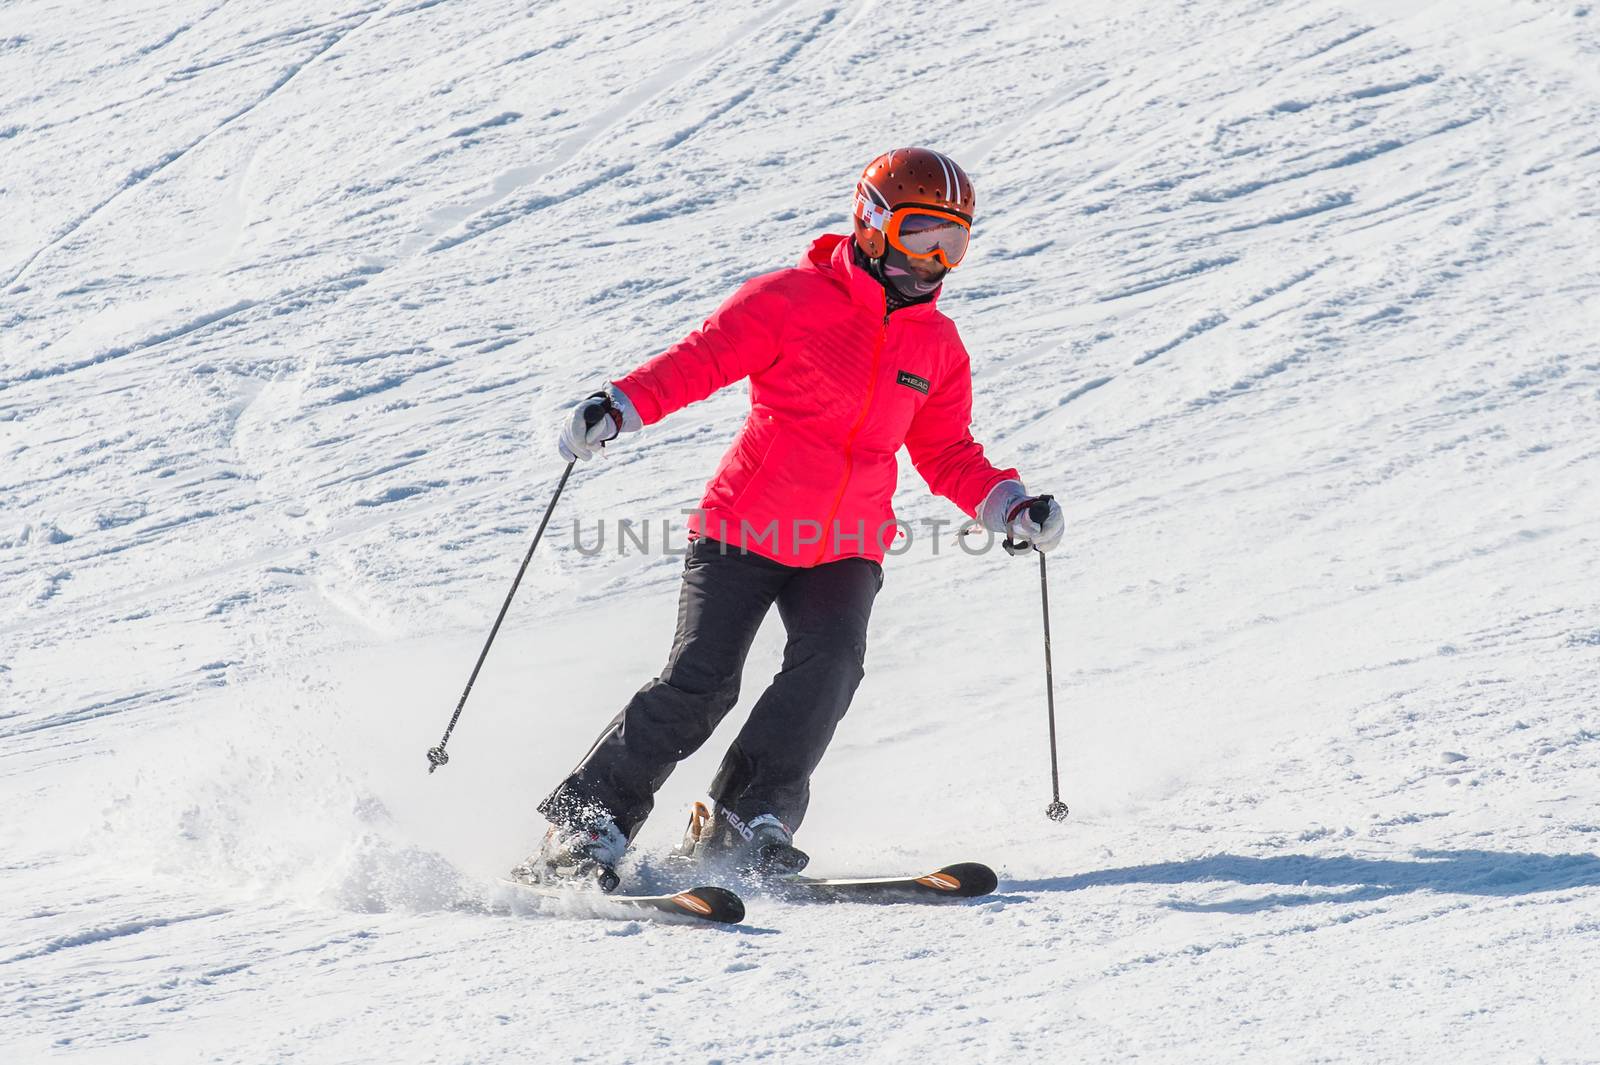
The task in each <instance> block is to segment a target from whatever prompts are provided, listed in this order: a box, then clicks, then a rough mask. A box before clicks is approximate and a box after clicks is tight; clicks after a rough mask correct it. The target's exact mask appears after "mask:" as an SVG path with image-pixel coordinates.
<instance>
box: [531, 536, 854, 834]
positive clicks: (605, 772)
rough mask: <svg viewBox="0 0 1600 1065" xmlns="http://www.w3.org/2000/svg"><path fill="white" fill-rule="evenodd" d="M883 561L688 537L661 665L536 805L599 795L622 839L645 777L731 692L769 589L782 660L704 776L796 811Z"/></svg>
mask: <svg viewBox="0 0 1600 1065" xmlns="http://www.w3.org/2000/svg"><path fill="white" fill-rule="evenodd" d="M882 586H883V568H882V567H881V566H879V565H878V563H876V562H873V561H871V560H870V559H864V558H844V559H839V560H837V561H834V562H827V563H824V564H822V565H820V566H814V567H810V568H802V567H797V566H786V565H783V564H782V563H780V562H774V561H772V560H771V559H769V558H765V557H763V556H761V555H758V554H755V553H754V552H748V551H745V550H743V549H742V548H739V547H736V546H733V545H728V544H724V543H722V542H721V541H718V540H713V539H710V538H708V537H701V538H699V539H697V540H694V541H693V542H692V543H691V544H690V545H689V550H688V555H687V556H686V557H685V559H684V567H683V587H682V591H681V593H680V595H679V598H678V631H677V636H676V638H675V639H674V641H673V644H672V653H671V654H670V655H669V656H668V658H667V666H666V668H665V669H664V670H662V671H661V675H660V676H659V677H657V678H656V679H655V680H652V681H650V682H649V683H648V684H646V685H645V686H644V687H643V688H640V689H639V691H638V694H636V695H634V697H633V698H632V699H631V700H629V702H628V704H627V705H626V706H624V707H623V708H622V712H621V713H619V714H618V715H617V716H616V717H615V718H613V719H612V721H611V723H610V724H609V725H607V726H606V728H605V731H603V732H602V733H601V734H600V738H599V739H598V740H596V741H595V745H594V746H593V747H592V748H591V749H590V750H589V753H588V754H587V755H586V756H585V757H584V759H583V761H582V762H581V763H579V765H578V767H577V768H576V769H574V770H573V771H572V773H571V775H570V776H568V777H567V779H566V780H564V781H562V783H561V784H560V785H559V786H558V787H557V788H556V789H555V791H553V792H552V793H551V794H550V795H549V796H548V797H547V798H546V799H545V800H544V802H542V803H541V804H540V805H539V811H540V812H541V813H543V814H544V815H545V816H546V817H548V818H549V819H550V820H551V821H554V822H557V823H568V824H570V823H574V822H577V821H581V820H583V819H585V818H586V817H588V816H589V815H590V814H591V812H592V811H594V810H596V808H598V809H599V810H601V811H604V812H606V813H609V814H610V815H611V816H612V817H614V818H615V819H616V822H617V825H618V827H620V828H621V829H622V831H623V832H625V833H626V834H627V835H628V837H629V838H630V839H631V838H633V836H634V834H635V833H637V832H638V830H639V826H640V825H641V824H642V823H643V822H644V819H645V817H646V816H647V815H648V814H649V813H650V808H651V806H652V805H653V804H654V801H655V793H656V791H657V789H659V788H660V787H661V785H662V784H663V783H665V782H666V779H667V777H668V776H669V775H670V774H671V772H672V770H673V769H674V768H675V767H676V766H677V764H678V762H680V761H682V760H683V759H685V758H687V757H688V756H689V755H691V754H693V753H694V752H695V751H696V750H698V749H699V748H700V746H701V745H702V744H703V743H705V741H706V740H707V739H709V738H710V736H711V733H712V731H713V730H714V729H715V728H716V727H717V724H718V723H719V722H720V721H721V720H722V719H723V717H724V716H725V715H726V714H727V713H728V711H729V710H731V709H732V708H733V705H734V703H736V702H737V701H738V699H739V677H740V674H741V673H742V672H743V670H744V661H745V656H746V655H747V654H748V653H749V651H750V644H751V641H753V640H754V639H755V635H756V630H757V629H758V628H760V626H761V621H762V619H763V618H765V617H766V614H767V610H768V609H769V608H770V607H771V606H772V604H773V603H774V602H776V603H777V604H778V616H779V617H781V618H782V619H783V624H784V628H785V629H786V630H787V631H788V643H787V644H786V645H785V647H784V651H783V667H782V668H781V669H780V670H779V671H778V674H777V675H776V676H775V677H773V678H772V683H771V684H770V685H768V687H767V690H766V691H765V692H763V693H762V695H761V698H760V699H759V700H757V702H756V705H755V708H754V709H752V710H751V711H750V718H749V720H747V721H746V722H745V724H744V728H743V729H741V730H740V731H739V736H738V738H737V739H735V740H734V741H733V746H732V747H731V748H730V749H729V750H728V753H727V756H726V757H725V758H724V759H723V760H722V767H721V769H719V770H718V771H717V775H716V777H715V779H714V780H713V782H712V785H711V798H712V799H713V800H714V801H716V802H717V803H718V804H719V805H722V806H726V807H728V808H729V809H731V810H733V811H734V812H735V813H736V814H738V815H739V816H740V817H741V818H742V819H749V818H751V817H758V816H760V815H761V814H768V813H770V814H774V815H776V816H777V817H778V818H779V820H781V821H783V823H784V824H786V825H788V826H789V828H790V830H791V831H792V830H794V829H795V828H798V827H799V825H800V822H801V821H802V820H803V819H804V818H805V814H806V806H807V804H808V803H809V802H810V799H811V784H810V781H811V773H812V771H813V770H815V769H816V767H817V764H818V763H819V762H820V761H821V760H822V754H823V752H824V751H825V750H827V747H828V742H829V741H830V740H831V739H832V738H833V732H834V729H835V727H837V725H838V724H839V720H840V719H841V718H842V717H844V713H845V711H846V710H847V709H848V708H849V706H850V700H851V698H852V697H853V696H854V695H855V691H856V686H857V685H858V684H860V683H861V677H862V664H863V661H864V659H865V656H866V648H867V620H868V618H869V617H870V615H871V613H872V601H873V599H874V598H875V597H876V596H877V594H878V589H879V588H881V587H882Z"/></svg>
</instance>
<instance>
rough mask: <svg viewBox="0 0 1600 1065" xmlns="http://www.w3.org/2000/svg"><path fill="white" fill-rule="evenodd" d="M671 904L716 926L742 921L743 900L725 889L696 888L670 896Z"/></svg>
mask: <svg viewBox="0 0 1600 1065" xmlns="http://www.w3.org/2000/svg"><path fill="white" fill-rule="evenodd" d="M672 904H673V905H674V906H676V907H678V908H679V909H680V910H682V911H683V912H685V913H688V914H693V915H694V916H695V917H698V918H700V919H701V920H704V921H714V922H716V923H717V924H738V923H739V922H740V921H742V920H744V900H743V899H741V898H740V897H739V896H738V895H735V894H734V893H733V892H731V891H729V890H728V889H727V888H719V887H711V886H709V885H708V886H705V887H697V888H690V889H689V890H687V891H680V892H678V893H677V894H676V895H674V896H672Z"/></svg>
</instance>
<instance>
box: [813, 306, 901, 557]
mask: <svg viewBox="0 0 1600 1065" xmlns="http://www.w3.org/2000/svg"><path fill="white" fill-rule="evenodd" d="M888 338H889V310H888V308H884V312H883V324H882V326H881V327H880V328H879V330H878V343H877V344H876V345H875V346H874V347H873V349H872V376H871V377H869V378H867V397H866V399H864V400H863V401H862V403H861V410H860V411H859V412H857V414H856V423H855V424H854V425H852V426H851V427H850V433H849V435H847V436H846V437H845V438H844V477H843V478H842V479H841V480H840V481H839V491H837V492H836V493H834V496H833V507H832V508H831V509H829V511H828V517H827V519H826V520H825V521H823V523H822V543H821V544H820V545H819V546H818V548H817V557H816V558H815V559H814V560H813V561H812V563H811V564H812V565H813V566H817V565H821V564H822V559H823V556H824V555H826V554H827V553H828V536H829V534H830V533H831V532H832V529H833V519H834V518H835V517H837V516H838V514H839V504H841V503H843V502H844V490H845V489H846V488H847V487H848V486H849V484H850V474H851V472H852V471H853V470H854V468H855V450H854V448H855V442H856V434H857V433H858V432H860V431H861V426H862V423H864V422H865V421H866V420H867V411H868V409H870V408H871V406H872V397H873V394H874V393H876V392H877V390H878V364H879V362H880V361H882V359H883V346H884V344H885V342H886V341H887V340H888ZM861 546H862V549H863V550H865V548H866V544H862V545H861Z"/></svg>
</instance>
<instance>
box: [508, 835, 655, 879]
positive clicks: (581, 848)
mask: <svg viewBox="0 0 1600 1065" xmlns="http://www.w3.org/2000/svg"><path fill="white" fill-rule="evenodd" d="M627 849H628V837H627V836H625V835H623V834H622V830H621V829H619V828H618V827H617V823H616V822H615V821H613V820H612V819H611V818H609V817H604V816H601V817H597V818H594V819H593V820H591V821H588V822H586V823H584V824H580V825H551V826H550V829H549V831H547V832H546V833H545V834H544V842H543V843H541V844H540V845H539V851H538V853H537V854H534V855H533V856H531V857H530V858H528V860H527V861H525V862H523V863H522V864H521V865H519V866H517V867H516V868H514V869H512V870H511V879H513V880H520V881H522V882H523V883H527V884H550V883H566V882H574V883H576V882H582V881H590V880H592V881H593V882H594V883H596V884H598V885H599V887H600V890H601V891H605V892H611V891H615V890H616V889H617V885H618V884H620V883H621V882H622V878H621V877H619V876H618V875H617V863H618V862H620V861H622V855H623V852H624V851H626V850H627Z"/></svg>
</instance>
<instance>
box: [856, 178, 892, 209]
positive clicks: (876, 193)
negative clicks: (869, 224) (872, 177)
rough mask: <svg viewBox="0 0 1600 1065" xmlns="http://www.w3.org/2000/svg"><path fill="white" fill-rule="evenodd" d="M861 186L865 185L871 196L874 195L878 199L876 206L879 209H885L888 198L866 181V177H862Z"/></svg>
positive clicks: (887, 204)
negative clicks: (870, 191)
mask: <svg viewBox="0 0 1600 1065" xmlns="http://www.w3.org/2000/svg"><path fill="white" fill-rule="evenodd" d="M861 184H863V185H865V186H866V187H867V188H869V189H871V190H872V195H874V196H876V197H877V198H878V206H879V207H887V206H889V200H888V197H886V196H884V194H883V193H882V192H881V191H880V190H879V189H878V186H876V185H874V184H873V183H872V182H871V181H869V180H867V178H866V177H862V179H861Z"/></svg>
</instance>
